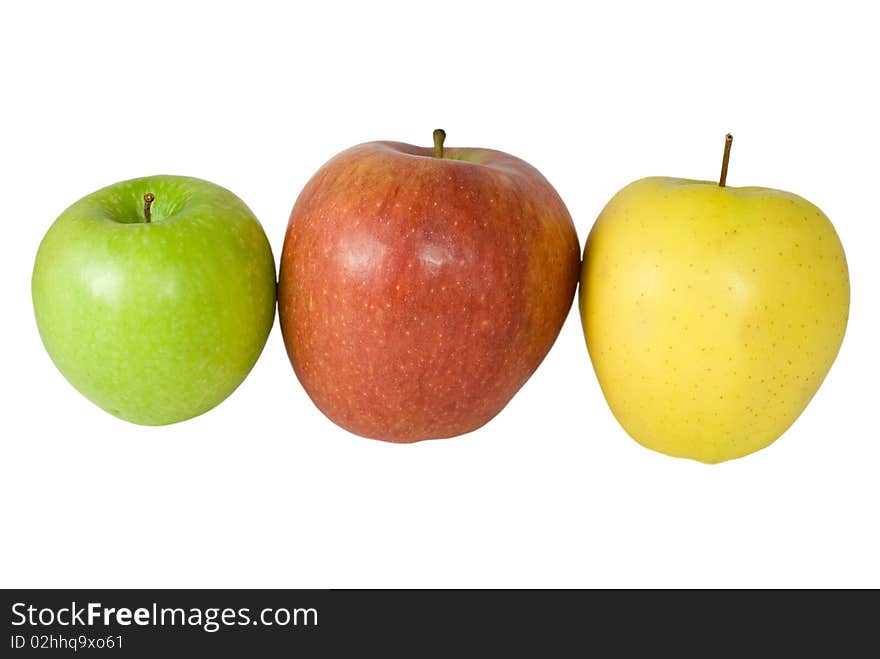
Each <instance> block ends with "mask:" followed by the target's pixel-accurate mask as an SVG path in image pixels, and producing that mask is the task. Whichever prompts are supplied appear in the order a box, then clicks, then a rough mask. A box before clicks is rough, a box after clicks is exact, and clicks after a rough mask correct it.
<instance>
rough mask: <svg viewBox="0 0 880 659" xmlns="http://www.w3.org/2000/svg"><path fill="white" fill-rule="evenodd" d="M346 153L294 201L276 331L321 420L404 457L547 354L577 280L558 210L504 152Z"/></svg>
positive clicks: (472, 415) (469, 426)
mask: <svg viewBox="0 0 880 659" xmlns="http://www.w3.org/2000/svg"><path fill="white" fill-rule="evenodd" d="M443 138H444V133H443V131H439V130H438V131H435V144H434V149H433V150H432V149H430V148H422V147H418V146H412V145H409V144H402V143H398V142H370V143H367V144H361V145H359V146H355V147H353V148H351V149H348V150H347V151H344V152H342V153H340V154H339V155H337V156H336V157H335V158H333V159H332V160H330V161H329V162H328V163H327V164H325V165H324V166H323V167H322V168H321V169H320V170H318V172H317V173H316V174H315V175H314V177H313V178H312V179H311V180H310V181H309V182H308V184H307V185H306V187H305V189H304V190H303V191H302V193H301V194H300V195H299V198H298V199H297V201H296V204H295V206H294V208H293V212H292V213H291V215H290V222H289V224H288V228H287V234H286V237H285V240H284V249H283V252H282V257H281V267H280V271H279V282H278V305H279V320H280V323H281V330H282V333H283V336H284V343H285V345H286V347H287V351H288V355H289V357H290V361H291V363H292V365H293V368H294V370H295V372H296V375H297V376H298V377H299V380H300V381H301V382H302V384H303V386H304V387H305V390H306V392H307V393H308V394H309V396H310V397H311V398H312V400H313V401H314V402H315V404H316V405H317V406H318V408H320V409H321V410H322V411H323V412H324V414H326V415H327V416H328V417H329V418H330V419H331V420H333V421H334V422H336V423H337V424H339V425H340V426H342V427H343V428H346V429H348V430H349V431H351V432H353V433H356V434H359V435H363V436H366V437H371V438H376V439H381V440H386V441H391V442H414V441H419V440H424V439H434V438H442V437H451V436H455V435H460V434H463V433H467V432H469V431H472V430H474V429H476V428H479V427H480V426H482V425H483V424H485V423H486V422H487V421H489V420H490V419H491V418H492V417H494V416H495V415H496V414H498V412H500V411H501V409H502V408H503V407H504V406H505V405H506V404H507V403H508V401H510V399H511V398H512V397H513V395H514V394H515V393H516V392H517V391H518V390H519V388H520V387H522V385H523V384H524V383H525V381H526V380H527V379H528V378H529V376H530V375H531V374H532V373H533V372H534V371H535V369H536V368H537V367H538V365H539V364H540V363H541V360H542V359H543V358H544V356H545V355H546V354H547V352H548V351H549V350H550V347H551V345H552V344H553V342H554V340H555V339H556V336H557V334H558V333H559V330H560V328H561V326H562V323H563V321H564V320H565V317H566V315H567V314H568V311H569V309H570V307H571V303H572V300H573V297H574V291H575V288H576V286H577V279H578V273H579V268H580V253H579V252H580V248H579V245H578V239H577V234H576V233H575V228H574V225H573V223H572V220H571V217H570V216H569V214H568V211H567V210H566V207H565V204H564V203H563V202H562V200H561V199H560V198H559V195H558V194H557V193H556V191H555V190H554V189H553V187H552V186H551V185H550V184H549V183H548V182H547V180H546V179H545V178H544V177H543V176H542V175H541V174H540V173H539V172H538V171H537V170H536V169H535V168H533V167H532V166H530V165H529V164H527V163H525V162H523V161H522V160H520V159H518V158H515V157H514V156H511V155H508V154H506V153H501V152H499V151H493V150H488V149H476V148H446V149H444V147H443Z"/></svg>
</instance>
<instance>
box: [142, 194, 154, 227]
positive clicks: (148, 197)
mask: <svg viewBox="0 0 880 659" xmlns="http://www.w3.org/2000/svg"><path fill="white" fill-rule="evenodd" d="M155 199H156V195H154V194H153V193H152V192H148V193H147V194H145V195H144V222H146V223H147V224H149V223H150V220H152V219H153V216H152V215H151V214H150V206H152V205H153V200H155Z"/></svg>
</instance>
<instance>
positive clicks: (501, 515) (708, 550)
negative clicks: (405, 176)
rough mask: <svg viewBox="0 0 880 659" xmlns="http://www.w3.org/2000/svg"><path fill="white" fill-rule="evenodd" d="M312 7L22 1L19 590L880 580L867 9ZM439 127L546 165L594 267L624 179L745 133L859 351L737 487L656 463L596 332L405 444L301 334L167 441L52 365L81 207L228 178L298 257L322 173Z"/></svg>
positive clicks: (12, 351)
mask: <svg viewBox="0 0 880 659" xmlns="http://www.w3.org/2000/svg"><path fill="white" fill-rule="evenodd" d="M285 4H286V5H287V7H286V8H285ZM296 4H299V3H296ZM303 4H305V3H303ZM308 4H309V7H310V8H309V9H298V8H295V6H296V5H295V3H274V2H273V3H269V2H257V1H255V0H249V1H248V2H242V3H239V4H237V5H228V4H225V3H218V2H212V3H208V2H205V3H198V4H197V3H184V2H179V1H175V2H149V3H142V4H140V5H138V4H137V3H133V2H132V3H121V2H107V3H93V2H76V3H69V2H58V3H51V4H50V3H43V2H31V3H24V2H21V3H4V4H3V6H2V9H0V76H2V87H0V89H2V92H0V95H2V99H3V100H2V102H0V119H2V121H0V209H2V217H3V236H2V240H0V268H2V277H0V286H2V298H0V299H2V314H0V321H2V324H0V327H2V342H0V350H2V354H0V364H2V369H3V373H2V385H0V386H2V392H0V395H2V401H3V403H2V417H0V419H2V420H0V424H2V425H0V428H2V430H0V434H2V439H0V442H2V457H0V529H2V531H0V533H2V539H0V585H2V586H7V587H12V586H18V587H35V586H40V587H49V586H58V587H60V586H70V587H76V586H92V587H123V586H125V587H136V586H150V587H165V586H167V587H197V586H204V587H226V586H229V587H238V586H241V587H244V586H248V587H342V586H354V587H361V586H379V587H383V586H404V587H408V586H527V587H530V586H563V587H565V586H584V587H593V586H694V587H701V586H771V587H772V586H820V587H821V586H873V587H878V586H880V566H878V557H880V530H878V515H880V512H878V508H880V506H878V504H880V445H878V439H880V433H878V431H877V422H876V414H875V410H876V406H877V379H876V376H877V371H878V367H880V364H878V349H877V342H878V336H880V322H878V321H880V316H878V311H877V285H878V283H880V268H878V258H877V245H878V238H880V232H878V228H877V227H878V222H880V217H878V212H877V189H878V185H880V183H878V181H880V171H878V164H877V163H878V157H880V156H878V154H880V137H878V135H880V130H878V127H877V120H878V117H880V103H878V91H877V89H878V86H877V75H878V73H877V65H878V63H880V48H878V45H877V43H878V42H877V35H876V25H877V21H876V20H873V17H872V16H869V15H866V14H865V13H864V12H865V11H868V10H865V9H862V7H865V8H869V7H870V4H869V3H863V4H857V3H852V4H850V3H846V2H835V3H825V6H824V7H813V6H811V5H808V4H805V3H791V4H782V3H779V4H774V3H768V2H758V3H750V2H737V3H732V4H731V3H724V4H723V5H719V6H718V7H715V6H714V5H713V4H712V3H708V2H694V3H681V2H678V3H676V2H664V3H643V4H642V3H624V2H619V3H603V4H602V6H601V7H595V8H593V9H586V8H584V7H580V6H579V3H555V2H549V1H547V0H542V2H539V3H532V4H518V3H511V2H504V3H483V2H475V1H473V0H471V1H469V2H463V3H459V2H450V1H446V2H442V3H437V4H436V5H434V6H431V5H429V4H428V3H418V2H400V3H388V2H362V3H351V4H339V3H333V2H318V3H308ZM438 126H442V127H443V128H445V129H446V131H447V133H448V136H449V137H448V140H447V144H448V145H450V146H483V147H491V148H497V149H501V150H504V151H508V152H510V153H513V154H516V155H518V156H520V157H522V158H524V159H525V160H527V161H529V162H531V163H532V164H533V165H535V166H536V167H538V169H540V170H541V171H542V172H543V173H544V175H545V176H546V177H547V178H548V179H549V180H550V181H551V182H552V183H553V184H554V185H555V186H556V188H557V190H558V191H559V193H560V194H561V196H562V197H563V199H564V200H565V201H566V203H567V204H568V206H569V209H570V210H571V213H572V215H573V217H574V218H575V222H576V225H577V229H578V233H579V236H580V240H581V243H582V244H583V241H584V240H585V238H586V236H587V233H588V231H589V229H590V226H591V225H592V222H593V220H594V219H595V217H596V215H597V213H598V212H599V211H600V210H601V208H602V206H603V204H604V203H605V202H606V201H607V200H608V199H609V198H610V197H611V196H612V195H613V194H614V192H616V191H617V190H618V189H619V188H620V187H622V186H623V185H625V184H626V183H628V182H630V181H631V180H634V179H636V178H639V177H642V176H646V175H671V176H686V177H695V178H710V179H711V178H715V177H716V176H717V174H718V169H719V162H720V156H721V150H722V142H723V135H724V133H725V132H727V131H732V132H733V133H734V134H735V136H736V139H735V141H734V147H733V156H732V162H731V167H730V176H729V179H728V183H729V184H730V185H734V186H736V185H764V186H769V187H778V188H782V189H785V190H790V191H793V192H796V193H798V194H801V195H802V196H805V197H807V198H808V199H810V200H811V201H813V202H814V203H816V204H817V205H818V206H820V207H821V208H822V209H823V210H824V211H825V212H826V213H827V214H828V216H829V217H830V218H831V220H832V221H833V222H834V224H835V226H836V228H837V231H838V233H839V234H840V236H841V240H842V241H843V244H844V247H845V249H846V253H847V257H848V259H849V265H850V275H851V279H852V310H851V314H850V326H849V330H848V333H847V336H846V339H845V340H844V344H843V348H842V350H841V353H840V355H839V357H838V359H837V361H836V363H835V364H834V367H833V368H832V370H831V373H830V375H829V376H828V378H827V380H826V381H825V383H824V385H823V386H822V388H821V389H820V391H819V393H818V394H817V395H816V397H815V399H814V400H813V402H812V403H811V404H810V406H809V407H808V409H807V410H806V412H805V413H804V414H803V415H802V416H801V418H800V419H799V420H798V421H797V422H796V423H795V424H794V426H793V427H792V428H791V429H790V430H789V431H788V432H787V433H786V434H785V435H784V436H783V437H782V438H781V439H780V440H779V441H778V442H776V443H775V444H774V445H772V446H771V447H770V448H768V449H766V450H764V451H761V452H759V453H757V454H754V455H752V456H749V457H746V458H744V459H741V460H737V461H733V462H729V463H725V464H722V465H719V466H706V465H702V464H699V463H696V462H691V461H686V460H678V459H673V458H668V457H665V456H662V455H660V454H657V453H653V452H651V451H648V450H647V449H644V448H642V447H640V446H639V445H637V444H636V443H635V442H633V441H632V440H631V439H629V438H628V437H627V436H626V434H625V433H624V432H623V430H621V428H620V427H619V426H618V424H617V423H616V421H615V420H614V418H613V417H612V415H611V413H610V412H609V410H608V408H607V406H606V404H605V402H604V400H603V398H602V395H601V392H600V390H599V386H598V383H597V381H596V378H595V376H594V374H593V370H592V367H591V366H590V363H589V359H588V355H587V351H586V348H585V346H584V342H583V338H582V334H581V328H580V323H579V319H578V316H577V313H576V310H574V309H573V311H572V314H571V315H570V316H569V318H568V321H567V323H566V325H565V327H564V329H563V331H562V333H561V335H560V337H559V339H558V341H557V343H556V345H555V347H554V349H553V350H552V351H551V353H550V355H549V356H548V358H547V359H546V360H545V362H544V364H543V365H542V366H541V368H540V369H539V370H538V372H537V373H536V374H535V376H534V377H533V378H532V379H531V380H530V381H529V382H528V383H527V384H526V386H525V387H524V388H523V389H522V390H521V391H520V393H519V394H518V395H517V396H516V397H515V398H514V399H513V401H512V402H511V403H510V404H509V405H508V406H507V408H506V409H505V410H504V411H503V412H502V413H501V414H500V415H499V416H498V417H497V418H496V419H495V420H493V421H492V422H490V423H489V424H488V425H487V426H486V427H484V428H483V429H481V430H479V431H477V432H475V433H472V434H471V435H469V436H465V437H461V438H457V439H452V440H445V441H436V442H424V443H421V444H416V445H409V446H396V445H390V444H384V443H381V442H376V441H370V440H367V439H362V438H359V437H356V436H353V435H350V434H348V433H347V432H345V431H343V430H341V429H339V428H337V427H336V426H334V425H333V424H332V423H331V422H329V421H328V420H327V419H325V418H324V417H323V416H322V415H321V413H320V412H318V410H317V409H316V408H315V407H314V406H313V405H312V404H311V402H310V401H309V399H308V398H307V396H306V394H305V392H304V391H303V389H302V388H301V387H300V385H299V383H298V382H297V380H296V378H295V376H294V374H293V371H292V370H291V368H290V366H289V364H288V361H287V357H286V354H285V352H284V348H283V345H282V342H281V335H280V332H279V331H278V327H277V324H276V326H275V328H274V329H273V331H272V334H271V336H270V338H269V342H268V344H267V346H266V348H265V351H264V353H263V356H262V358H261V359H260V360H259V362H258V364H257V366H256V367H255V369H254V370H253V372H252V373H251V375H250V377H249V378H248V379H247V380H246V381H245V382H244V384H243V385H242V386H241V387H240V388H239V389H238V390H237V391H236V392H235V393H234V394H233V395H232V396H231V397H230V398H229V399H228V400H227V401H226V402H225V403H223V404H221V405H220V406H219V407H218V408H216V409H214V410H213V411H211V412H209V413H207V414H205V415H204V416H202V417H200V418H197V419H194V420H192V421H188V422H185V423H182V424H178V425H175V426H170V427H163V428H144V427H138V426H134V425H129V424H127V423H125V422H123V421H120V420H117V419H115V418H113V417H111V416H109V415H108V414H106V413H104V412H102V411H101V410H99V409H98V408H97V407H95V406H93V405H92V404H91V403H89V402H88V401H86V400H85V399H84V398H82V397H81V396H80V395H79V394H78V393H76V391H74V390H73V389H72V388H71V387H70V385H68V384H67V382H66V381H65V380H64V379H63V378H62V376H61V375H60V374H59V373H58V372H57V371H56V370H55V368H54V366H53V365H52V363H51V361H50V360H49V357H48V356H47V355H46V354H45V352H44V350H43V348H42V345H41V343H40V339H39V336H38V334H37V329H36V325H35V323H34V319H33V312H32V308H31V300H30V274H31V268H32V266H33V258H34V255H35V253H36V249H37V245H38V243H39V240H40V238H41V237H42V235H43V234H44V233H45V231H46V230H47V229H48V227H49V225H50V224H51V223H52V221H53V220H54V219H55V217H56V216H57V215H58V214H59V213H60V212H61V211H62V210H63V209H64V208H65V207H66V206H67V205H68V204H70V203H71V202H73V201H75V200H76V199H78V198H79V197H81V196H83V195H85V194H87V193H89V192H91V191H93V190H95V189H97V188H99V187H102V186H104V185H107V184H109V183H112V182H115V181H118V180H122V179H126V178H131V177H135V176H143V175H148V174H156V173H174V174H186V175H192V176H198V177H201V178H206V179H209V180H212V181H214V182H216V183H219V184H221V185H223V186H226V187H228V188H230V189H232V190H233V191H234V192H236V193H237V194H238V195H239V196H241V197H242V198H243V199H244V200H245V201H246V202H247V203H248V204H249V205H250V206H251V208H252V209H253V210H254V211H255V213H256V214H257V216H258V217H259V218H260V220H261V221H262V223H263V226H264V227H265V229H266V232H267V234H268V235H269V238H270V240H271V242H272V246H273V249H274V252H275V255H276V258H277V257H278V256H279V255H280V250H281V244H282V240H283V236H284V231H285V228H286V223H287V217H288V214H289V212H290V209H291V206H292V205H293V202H294V200H295V199H296V196H297V194H298V193H299V191H300V189H301V188H302V186H303V185H304V184H305V182H306V181H307V180H308V178H309V176H310V175H311V174H312V173H313V172H314V171H315V170H316V169H317V168H318V167H319V166H320V165H321V164H322V163H323V162H324V161H326V160H327V159H328V158H329V157H331V156H332V155H334V154H335V153H337V152H338V151H340V150H342V149H344V148H347V147H349V146H351V145H353V144H356V143H359V142H363V141H368V140H373V139H392V140H401V141H406V142H414V143H421V144H424V145H428V144H429V143H430V138H431V130H432V129H434V128H436V127H438Z"/></svg>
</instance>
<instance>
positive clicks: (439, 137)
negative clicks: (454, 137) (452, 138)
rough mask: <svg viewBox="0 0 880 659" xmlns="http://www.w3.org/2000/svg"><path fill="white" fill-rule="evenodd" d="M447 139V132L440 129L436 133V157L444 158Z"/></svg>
mask: <svg viewBox="0 0 880 659" xmlns="http://www.w3.org/2000/svg"><path fill="white" fill-rule="evenodd" d="M445 139H446V131H445V130H443V129H442V128H438V129H437V130H435V131H434V157H435V158H442V157H443V141H444V140H445Z"/></svg>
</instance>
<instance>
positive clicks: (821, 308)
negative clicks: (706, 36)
mask: <svg viewBox="0 0 880 659" xmlns="http://www.w3.org/2000/svg"><path fill="white" fill-rule="evenodd" d="M730 142H731V138H730V136H728V139H727V141H726V145H725V157H724V161H723V166H722V176H721V180H720V182H719V183H715V182H710V181H692V180H687V179H680V178H659V177H658V178H645V179H642V180H639V181H636V182H635V183H631V184H630V185H628V186H627V187H625V188H624V189H623V190H621V191H620V192H618V193H617V195H615V196H614V198H613V199H612V200H611V201H610V202H608V205H607V206H605V209H604V210H603V211H602V213H601V214H600V215H599V218H598V219H597V220H596V223H595V225H594V226H593V229H592V231H591V232H590V236H589V238H588V240H587V244H586V247H585V249H584V265H583V272H582V275H581V286H580V299H579V303H580V304H579V306H580V311H581V319H582V322H583V327H584V335H585V337H586V342H587V347H588V348H589V353H590V357H591V359H592V362H593V366H594V368H595V370H596V375H597V376H598V378H599V383H600V385H601V387H602V391H603V393H604V394H605V398H606V400H607V401H608V404H609V406H610V408H611V411H612V412H613V413H614V415H615V417H617V419H618V421H619V422H620V424H621V425H622V426H623V428H624V429H625V430H626V432H627V433H629V435H631V436H632V437H633V438H634V439H635V440H636V441H637V442H639V443H641V444H643V445H645V446H647V447H649V448H652V449H654V450H657V451H660V452H662V453H666V454H668V455H672V456H678V457H685V458H692V459H695V460H699V461H702V462H707V463H716V462H721V461H724V460H729V459H732V458H738V457H741V456H744V455H746V454H749V453H752V452H753V451H757V450H758V449H761V448H763V447H766V446H767V445H769V444H770V443H772V442H773V441H775V440H776V439H777V438H778V437H779V436H780V435H781V434H782V433H783V432H785V430H786V429H787V428H788V427H789V426H790V425H791V424H792V423H793V422H794V420H795V419H796V418H797V417H798V415H799V414H800V413H801V412H802V411H803V410H804V408H805V407H806V406H807V403H809V402H810V400H811V399H812V397H813V395H814V394H815V393H816V391H817V390H818V388H819V385H820V384H821V383H822V380H823V379H824V378H825V375H826V374H827V373H828V370H829V369H830V368H831V363H832V362H833V361H834V358H835V356H836V355H837V352H838V350H839V348H840V345H841V342H842V340H843V335H844V331H845V330H846V323H847V316H848V313H849V276H848V273H847V265H846V257H845V256H844V253H843V247H842V246H841V244H840V240H839V239H838V237H837V234H836V233H835V231H834V227H832V225H831V222H830V221H829V220H828V218H827V217H826V216H825V215H824V213H822V211H820V210H819V209H818V208H816V206H814V205H813V204H811V203H810V202H808V201H807V200H806V199H803V198H801V197H799V196H797V195H794V194H791V193H789V192H782V191H780V190H772V189H768V188H758V187H744V188H731V187H727V185H726V178H727V164H728V158H729V154H730Z"/></svg>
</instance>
